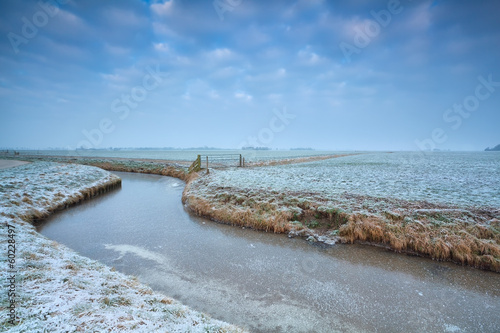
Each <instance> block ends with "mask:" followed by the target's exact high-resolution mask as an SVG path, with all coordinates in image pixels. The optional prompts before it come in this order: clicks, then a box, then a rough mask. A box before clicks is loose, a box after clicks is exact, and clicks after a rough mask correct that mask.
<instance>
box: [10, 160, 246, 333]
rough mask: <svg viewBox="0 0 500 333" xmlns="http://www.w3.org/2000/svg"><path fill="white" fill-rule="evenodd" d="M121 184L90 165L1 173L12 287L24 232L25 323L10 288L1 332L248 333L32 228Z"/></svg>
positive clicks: (19, 279) (19, 291)
mask: <svg viewBox="0 0 500 333" xmlns="http://www.w3.org/2000/svg"><path fill="white" fill-rule="evenodd" d="M119 182H120V180H119V178H118V177H116V176H114V175H112V174H110V173H109V172H107V171H104V170H101V169H98V168H95V167H89V166H82V165H64V164H57V163H50V162H41V163H32V164H27V165H23V166H18V167H14V168H10V169H4V170H0V228H1V229H2V235H3V236H2V239H1V240H0V244H1V247H2V251H1V252H0V253H1V255H0V258H1V262H2V267H1V270H0V276H1V281H2V285H5V284H6V282H7V275H8V267H7V257H6V256H7V244H8V243H7V240H8V238H7V237H5V236H6V235H7V234H8V228H7V225H11V226H13V228H12V227H11V229H14V230H15V231H16V233H15V241H16V270H17V274H16V298H15V300H16V306H17V307H16V309H17V317H18V319H19V323H18V324H17V325H16V326H11V325H10V324H9V323H8V320H9V317H8V308H7V307H8V305H9V304H10V303H9V299H8V294H7V292H6V290H5V289H4V291H3V292H2V293H1V296H0V312H1V313H0V314H1V326H2V327H4V329H5V328H7V331H8V332H42V331H43V332H45V331H49V332H53V331H60V332H64V331H82V332H95V331H99V332H102V331H107V332H117V331H133V332H152V331H157V330H161V331H169V332H240V331H241V330H240V329H238V328H235V327H233V326H230V325H228V324H226V323H223V322H220V321H217V320H213V319H211V318H209V317H207V316H205V315H204V314H202V313H199V312H196V311H193V310H191V309H189V308H187V307H186V306H184V305H182V304H180V303H179V302H177V301H175V300H172V299H170V298H168V297H165V296H164V295H162V294H159V293H154V292H153V291H152V290H151V289H150V288H149V287H147V286H145V285H143V284H141V283H139V282H138V281H137V280H136V279H134V278H132V277H127V276H125V275H123V274H121V273H118V272H115V271H114V270H112V269H111V268H109V267H107V266H104V265H102V264H100V263H98V262H96V261H94V260H91V259H88V258H85V257H82V256H80V255H78V254H77V253H75V252H74V251H72V250H70V249H69V248H67V247H65V246H63V245H60V244H57V243H56V242H53V241H51V240H49V239H47V238H46V237H44V236H42V235H40V234H39V233H37V232H36V230H35V228H34V227H33V226H32V225H31V224H30V223H28V222H26V221H25V220H26V219H28V218H29V217H34V216H46V215H47V214H48V213H50V211H52V210H54V209H59V208H63V207H64V206H65V205H66V204H68V203H74V202H77V201H79V200H81V199H83V198H84V197H88V196H89V195H93V194H96V193H98V192H99V191H100V190H102V189H103V188H111V187H113V186H116V185H117V183H119ZM96 232H98V231H96Z"/></svg>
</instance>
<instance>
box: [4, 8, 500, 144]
mask: <svg viewBox="0 0 500 333" xmlns="http://www.w3.org/2000/svg"><path fill="white" fill-rule="evenodd" d="M498 13H500V2H499V1H495V0H491V1H488V0H485V1H463V0H454V1H453V0H431V1H417V0H413V1H411V0H401V1H397V0H385V1H373V0H339V1H326V0H323V1H322V0H309V1H306V0H297V1H282V0H276V1H256V0H215V1H212V0H203V1H196V0H193V1H188V0H170V1H163V0H158V1H141V0H122V1H116V0H115V1H100V0H88V1H76V0H59V1H57V0H42V1H19V0H3V1H1V3H0V35H1V38H0V129H1V130H0V148H4V149H5V148H32V149H45V148H50V147H58V148H67V149H75V148H77V147H83V148H107V147H179V148H187V147H200V146H209V147H220V148H241V147H244V146H264V147H270V148H277V149H287V148H296V147H311V148H314V149H318V150H426V149H451V150H484V149H485V148H486V147H493V146H495V145H497V144H499V143H500V130H499V125H500V62H499V59H500V20H499V19H498Z"/></svg>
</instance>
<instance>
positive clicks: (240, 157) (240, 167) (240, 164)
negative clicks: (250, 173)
mask: <svg viewBox="0 0 500 333" xmlns="http://www.w3.org/2000/svg"><path fill="white" fill-rule="evenodd" d="M241 166H242V164H241V154H240V168H241Z"/></svg>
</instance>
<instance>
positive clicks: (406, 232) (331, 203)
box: [183, 153, 500, 271]
mask: <svg viewBox="0 0 500 333" xmlns="http://www.w3.org/2000/svg"><path fill="white" fill-rule="evenodd" d="M427 157H428V158H420V157H419V156H415V155H414V154H367V155H356V156H346V157H341V158H336V159H331V160H325V161H321V162H313V163H303V164H291V165H285V166H274V167H260V168H244V169H241V168H240V169H227V170H212V171H211V172H210V174H209V175H203V174H202V175H201V176H200V177H199V178H198V179H196V180H194V181H192V182H191V183H189V184H188V186H187V187H186V190H185V192H184V196H183V200H184V202H186V203H187V204H188V205H189V206H190V207H191V208H192V209H193V210H194V211H196V212H197V213H198V214H200V215H204V216H207V217H210V218H212V219H215V220H218V221H221V222H225V223H230V224H237V225H244V226H249V227H253V228H256V229H261V230H266V231H274V232H291V233H292V234H294V235H296V234H302V235H309V236H312V238H311V237H310V239H311V240H316V239H318V238H319V240H323V241H326V242H330V243H333V242H335V240H340V241H343V242H354V241H356V240H360V241H367V242H372V243H378V244H384V245H385V246H388V247H390V248H392V249H394V250H396V251H405V252H413V253H418V254H421V255H427V256H430V257H432V258H435V259H440V260H452V261H455V262H458V263H462V264H468V265H471V266H475V267H481V268H485V269H491V270H494V271H500V210H499V207H500V204H499V203H498V200H499V198H500V193H499V191H500V174H499V173H500V170H499V168H498V165H499V161H500V156H499V155H498V154H496V155H484V154H481V153H477V154H465V155H457V154H433V155H430V156H427Z"/></svg>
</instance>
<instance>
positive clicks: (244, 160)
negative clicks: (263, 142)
mask: <svg viewBox="0 0 500 333" xmlns="http://www.w3.org/2000/svg"><path fill="white" fill-rule="evenodd" d="M243 167H245V158H244V157H243Z"/></svg>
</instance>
